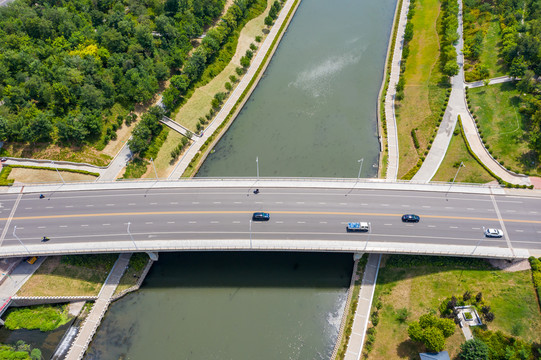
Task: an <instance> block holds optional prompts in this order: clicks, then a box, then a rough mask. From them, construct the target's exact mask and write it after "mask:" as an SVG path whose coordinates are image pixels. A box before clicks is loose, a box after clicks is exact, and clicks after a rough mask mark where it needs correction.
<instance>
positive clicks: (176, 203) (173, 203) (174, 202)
mask: <svg viewBox="0 0 541 360" xmlns="http://www.w3.org/2000/svg"><path fill="white" fill-rule="evenodd" d="M169 204H171V205H178V202H176V201H173V202H170V203H169Z"/></svg>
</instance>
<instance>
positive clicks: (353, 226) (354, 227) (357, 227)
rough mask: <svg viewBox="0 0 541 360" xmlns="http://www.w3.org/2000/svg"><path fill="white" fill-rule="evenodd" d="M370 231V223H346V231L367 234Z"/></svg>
mask: <svg viewBox="0 0 541 360" xmlns="http://www.w3.org/2000/svg"><path fill="white" fill-rule="evenodd" d="M368 230H370V223H367V222H350V223H348V226H346V231H347V232H350V231H364V232H367V231H368Z"/></svg>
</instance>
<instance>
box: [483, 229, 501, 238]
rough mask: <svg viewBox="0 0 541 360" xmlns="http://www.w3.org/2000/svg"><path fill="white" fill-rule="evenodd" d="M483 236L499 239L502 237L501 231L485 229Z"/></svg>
mask: <svg viewBox="0 0 541 360" xmlns="http://www.w3.org/2000/svg"><path fill="white" fill-rule="evenodd" d="M485 236H486V237H491V238H501V237H502V236H503V231H501V230H500V229H486V230H485Z"/></svg>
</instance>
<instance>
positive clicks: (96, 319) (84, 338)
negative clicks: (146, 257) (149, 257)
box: [65, 253, 131, 360]
mask: <svg viewBox="0 0 541 360" xmlns="http://www.w3.org/2000/svg"><path fill="white" fill-rule="evenodd" d="M130 257H131V254H126V253H125V254H121V255H120V256H119V257H118V260H117V261H116V263H115V265H114V266H113V269H112V270H111V272H110V273H109V276H108V277H107V280H105V284H104V285H103V287H102V288H101V291H100V293H99V295H98V299H97V300H96V302H95V303H94V306H93V307H92V310H91V311H90V314H88V316H87V318H86V320H85V322H84V324H83V326H82V327H81V328H80V329H79V333H78V334H77V338H76V339H75V341H74V342H73V344H72V345H71V348H70V350H69V352H68V355H67V356H66V358H65V360H80V359H82V358H83V356H84V354H85V352H86V350H87V349H88V345H89V344H90V341H91V340H92V337H93V336H94V333H95V332H96V330H97V329H98V326H99V325H100V322H101V319H102V318H103V316H104V315H105V312H106V311H107V308H108V307H109V303H110V302H111V298H112V296H113V294H114V293H115V290H116V288H117V286H118V283H119V281H120V278H121V277H122V275H123V274H124V271H126V268H127V267H128V263H129V262H130Z"/></svg>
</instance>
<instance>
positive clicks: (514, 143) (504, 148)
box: [468, 83, 541, 175]
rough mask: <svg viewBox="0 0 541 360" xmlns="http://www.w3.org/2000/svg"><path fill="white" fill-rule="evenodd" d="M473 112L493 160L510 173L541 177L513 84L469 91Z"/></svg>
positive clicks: (540, 169)
mask: <svg viewBox="0 0 541 360" xmlns="http://www.w3.org/2000/svg"><path fill="white" fill-rule="evenodd" d="M468 94H469V98H470V102H471V109H472V110H473V111H474V113H475V114H476V115H477V116H478V118H477V120H478V122H479V125H480V130H481V132H482V134H483V137H484V139H485V140H486V142H487V144H489V146H490V150H491V152H492V154H493V156H494V157H496V158H497V159H498V160H500V161H503V162H504V165H505V167H507V168H508V169H510V170H513V171H516V172H520V173H524V172H530V173H532V174H537V175H540V174H541V168H540V167H539V164H537V163H536V162H534V163H533V164H532V163H531V161H532V160H533V161H535V156H532V154H531V153H530V150H529V148H528V141H526V136H527V133H526V131H525V128H526V126H525V124H524V122H523V118H522V116H521V115H520V113H519V112H518V110H519V107H520V102H521V100H520V94H519V92H518V91H517V90H516V89H515V85H514V84H513V83H504V84H496V85H491V86H488V87H480V88H474V89H470V90H469V91H468Z"/></svg>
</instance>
